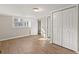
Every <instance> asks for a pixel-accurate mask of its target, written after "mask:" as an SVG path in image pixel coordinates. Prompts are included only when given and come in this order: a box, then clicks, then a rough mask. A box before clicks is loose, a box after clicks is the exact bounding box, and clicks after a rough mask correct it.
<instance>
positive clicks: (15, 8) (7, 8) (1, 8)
mask: <svg viewBox="0 0 79 59" xmlns="http://www.w3.org/2000/svg"><path fill="white" fill-rule="evenodd" d="M67 6H70V4H3V5H0V14H8V15H17V16H35V15H37V16H44V15H47V14H49V12H51V11H53V10H55V9H60V8H63V7H67ZM33 8H41V9H42V11H39V12H38V13H36V12H34V11H33Z"/></svg>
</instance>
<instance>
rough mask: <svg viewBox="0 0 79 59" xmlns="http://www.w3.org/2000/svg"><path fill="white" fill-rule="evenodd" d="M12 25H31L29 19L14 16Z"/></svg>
mask: <svg viewBox="0 0 79 59" xmlns="http://www.w3.org/2000/svg"><path fill="white" fill-rule="evenodd" d="M13 20H14V27H15V28H25V27H31V21H29V20H28V19H25V18H19V17H14V18H13Z"/></svg>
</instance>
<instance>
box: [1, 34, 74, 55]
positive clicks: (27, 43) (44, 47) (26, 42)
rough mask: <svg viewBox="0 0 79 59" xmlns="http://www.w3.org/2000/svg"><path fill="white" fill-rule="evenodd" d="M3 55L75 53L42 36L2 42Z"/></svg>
mask: <svg viewBox="0 0 79 59" xmlns="http://www.w3.org/2000/svg"><path fill="white" fill-rule="evenodd" d="M42 39H43V40H42ZM0 53H2V54H75V52H74V51H71V50H69V49H66V48H63V47H60V46H58V45H55V44H50V43H49V42H48V41H47V40H44V38H42V37H41V36H40V35H35V36H28V37H22V38H16V39H11V40H6V41H1V42H0Z"/></svg>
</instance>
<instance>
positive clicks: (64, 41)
mask: <svg viewBox="0 0 79 59" xmlns="http://www.w3.org/2000/svg"><path fill="white" fill-rule="evenodd" d="M77 15H78V9H77V6H71V7H68V8H64V9H61V10H57V11H55V12H53V13H52V17H53V18H52V19H53V23H52V25H53V26H52V27H53V32H52V33H53V43H55V44H57V45H60V46H63V47H65V48H68V49H71V50H74V51H78V46H77V45H78V43H77V42H78V17H77Z"/></svg>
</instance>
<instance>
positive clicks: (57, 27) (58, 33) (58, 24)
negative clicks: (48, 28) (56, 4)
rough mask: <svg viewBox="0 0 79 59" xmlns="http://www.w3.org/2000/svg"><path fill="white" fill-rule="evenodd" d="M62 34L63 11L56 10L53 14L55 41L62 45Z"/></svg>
mask: <svg viewBox="0 0 79 59" xmlns="http://www.w3.org/2000/svg"><path fill="white" fill-rule="evenodd" d="M62 36H63V35H62V12H56V13H54V14H53V38H54V39H53V42H54V43H56V44H59V45H61V44H62V43H61V41H62Z"/></svg>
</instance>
